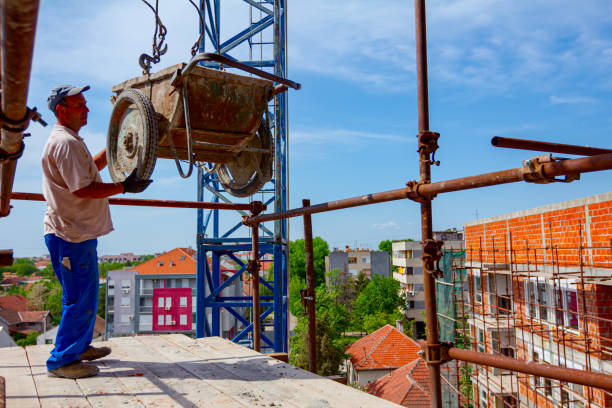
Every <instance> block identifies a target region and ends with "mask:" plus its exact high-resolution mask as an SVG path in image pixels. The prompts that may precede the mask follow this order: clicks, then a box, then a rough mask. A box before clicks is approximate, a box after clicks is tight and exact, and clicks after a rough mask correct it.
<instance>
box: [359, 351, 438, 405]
mask: <svg viewBox="0 0 612 408" xmlns="http://www.w3.org/2000/svg"><path fill="white" fill-rule="evenodd" d="M368 392H369V393H370V394H372V395H376V396H377V397H380V398H383V399H386V400H387V401H391V402H394V403H396V404H399V405H402V406H404V407H411V408H429V407H430V406H431V402H430V398H431V397H430V396H431V393H430V388H429V370H428V369H427V364H426V363H425V361H423V359H421V358H419V359H417V360H415V361H413V362H411V363H408V364H406V365H404V366H402V367H400V368H398V369H397V370H395V371H392V372H391V373H389V374H387V375H385V376H383V377H381V378H379V379H378V380H376V381H374V382H373V383H371V384H370V385H369V386H368Z"/></svg>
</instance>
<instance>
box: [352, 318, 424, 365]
mask: <svg viewBox="0 0 612 408" xmlns="http://www.w3.org/2000/svg"><path fill="white" fill-rule="evenodd" d="M419 351H421V346H420V345H419V343H418V342H417V341H416V340H414V339H412V338H410V337H408V336H406V335H405V334H404V333H402V332H401V331H399V330H398V329H396V328H395V327H393V326H391V325H390V324H387V325H386V326H384V327H381V328H380V329H378V330H376V331H375V332H373V333H370V334H368V335H367V336H365V337H363V338H361V339H359V340H357V341H356V342H355V343H353V344H351V345H350V346H349V347H347V349H346V353H347V354H350V355H351V363H352V364H353V367H354V368H355V370H383V369H389V368H391V369H393V368H399V367H401V366H403V365H404V364H407V363H409V362H411V361H414V360H416V359H417V358H419V355H418V354H417V353H418V352H419Z"/></svg>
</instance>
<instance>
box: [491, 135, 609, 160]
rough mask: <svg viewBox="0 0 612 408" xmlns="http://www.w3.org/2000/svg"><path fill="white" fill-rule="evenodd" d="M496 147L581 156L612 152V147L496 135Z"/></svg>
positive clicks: (494, 141) (493, 139) (494, 143)
mask: <svg viewBox="0 0 612 408" xmlns="http://www.w3.org/2000/svg"><path fill="white" fill-rule="evenodd" d="M491 144H492V145H493V146H495V147H507V148H510V149H521V150H535V151H538V152H549V153H563V154H576V155H579V156H596V155H598V154H606V153H612V150H611V149H601V148H598V147H589V146H576V145H568V144H562V143H550V142H540V141H537V140H526V139H512V138H509V137H500V136H495V137H493V138H492V139H491Z"/></svg>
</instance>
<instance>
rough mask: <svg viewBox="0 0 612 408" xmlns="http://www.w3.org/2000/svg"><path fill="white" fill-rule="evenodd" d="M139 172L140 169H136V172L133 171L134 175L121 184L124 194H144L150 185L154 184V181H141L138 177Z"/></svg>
mask: <svg viewBox="0 0 612 408" xmlns="http://www.w3.org/2000/svg"><path fill="white" fill-rule="evenodd" d="M137 170H138V169H134V171H132V173H131V174H130V175H129V176H128V177H127V178H126V179H125V180H123V181H122V182H121V184H122V185H123V192H124V193H142V192H143V191H145V189H146V188H147V187H149V184H151V183H152V182H153V180H150V179H149V180H142V179H139V178H138V176H137V175H136V172H137Z"/></svg>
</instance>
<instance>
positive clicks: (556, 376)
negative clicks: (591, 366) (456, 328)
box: [448, 347, 612, 391]
mask: <svg viewBox="0 0 612 408" xmlns="http://www.w3.org/2000/svg"><path fill="white" fill-rule="evenodd" d="M448 356H449V357H450V358H452V359H455V360H461V361H467V362H469V363H474V364H480V365H485V366H489V367H496V368H500V369H503V370H509V371H516V372H519V373H523V374H530V375H533V376H536V377H546V378H551V379H553V380H559V381H564V382H570V383H574V384H581V385H585V386H587V387H597V388H601V389H603V390H606V391H612V376H611V375H609V374H603V373H595V372H592V371H584V370H577V369H574V368H567V367H559V366H555V365H551V364H542V363H534V362H531V361H523V360H519V359H516V358H512V357H506V356H503V355H497V354H487V353H481V352H478V351H472V350H464V349H459V348H456V347H451V348H450V349H448Z"/></svg>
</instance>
